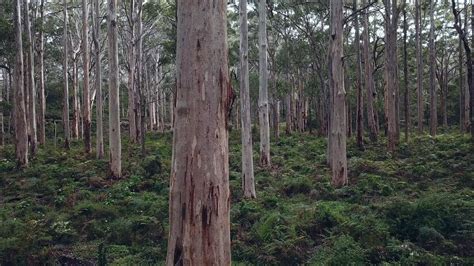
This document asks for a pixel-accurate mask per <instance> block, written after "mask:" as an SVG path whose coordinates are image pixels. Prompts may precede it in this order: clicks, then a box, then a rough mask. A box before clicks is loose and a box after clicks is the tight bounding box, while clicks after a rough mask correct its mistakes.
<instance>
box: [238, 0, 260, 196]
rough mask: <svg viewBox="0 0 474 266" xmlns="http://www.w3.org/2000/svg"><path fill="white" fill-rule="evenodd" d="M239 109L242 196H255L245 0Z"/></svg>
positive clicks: (244, 2)
mask: <svg viewBox="0 0 474 266" xmlns="http://www.w3.org/2000/svg"><path fill="white" fill-rule="evenodd" d="M239 15H240V104H241V106H240V111H241V119H242V135H241V137H242V190H243V191H244V197H246V198H255V197H256V194H255V178H254V171H253V148H252V134H251V131H252V121H251V118H250V92H249V62H248V24H247V0H240V4H239Z"/></svg>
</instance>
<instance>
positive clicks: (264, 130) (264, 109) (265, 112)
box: [258, 0, 271, 166]
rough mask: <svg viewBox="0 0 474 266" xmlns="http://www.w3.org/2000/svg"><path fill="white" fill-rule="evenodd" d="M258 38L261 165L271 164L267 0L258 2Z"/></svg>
mask: <svg viewBox="0 0 474 266" xmlns="http://www.w3.org/2000/svg"><path fill="white" fill-rule="evenodd" d="M258 14H259V15H258V20H259V22H258V37H259V38H258V40H259V91H258V114H259V115H258V117H259V126H260V165H262V166H270V165H271V159H270V118H269V106H268V69H267V1H266V0H260V1H259V4H258Z"/></svg>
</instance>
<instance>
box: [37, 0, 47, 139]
mask: <svg viewBox="0 0 474 266" xmlns="http://www.w3.org/2000/svg"><path fill="white" fill-rule="evenodd" d="M43 27H44V0H41V5H40V26H39V36H38V41H39V44H38V47H39V50H38V59H39V70H38V75H39V77H38V78H39V109H38V113H39V114H38V115H39V127H38V135H39V143H40V144H41V145H44V144H45V143H46V120H45V115H46V95H45V91H44V30H43Z"/></svg>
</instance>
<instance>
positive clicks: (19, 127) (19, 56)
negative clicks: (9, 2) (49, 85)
mask: <svg viewBox="0 0 474 266" xmlns="http://www.w3.org/2000/svg"><path fill="white" fill-rule="evenodd" d="M14 4H15V11H14V12H15V14H14V25H15V47H16V51H17V52H16V57H15V69H14V84H15V87H14V90H15V98H14V104H13V106H14V115H15V119H14V121H15V154H16V161H17V166H18V167H19V168H21V167H26V166H28V126H27V124H26V109H25V90H24V87H23V81H24V76H23V75H24V73H23V69H24V68H23V41H22V30H21V5H20V0H15V3H14Z"/></svg>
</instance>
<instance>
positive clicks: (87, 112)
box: [82, 0, 91, 153]
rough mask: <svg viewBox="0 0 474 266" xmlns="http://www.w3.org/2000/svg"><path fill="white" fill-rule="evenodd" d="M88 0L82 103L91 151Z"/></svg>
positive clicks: (84, 22) (86, 141)
mask: <svg viewBox="0 0 474 266" xmlns="http://www.w3.org/2000/svg"><path fill="white" fill-rule="evenodd" d="M88 2H89V1H87V0H82V69H83V74H84V80H83V87H82V88H83V90H82V97H83V99H82V105H83V106H84V107H83V108H82V109H83V110H82V111H83V118H82V122H83V127H84V131H83V133H84V150H85V152H86V153H90V152H91V109H90V108H91V98H90V90H89V61H90V55H89V5H88Z"/></svg>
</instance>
